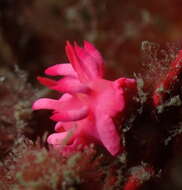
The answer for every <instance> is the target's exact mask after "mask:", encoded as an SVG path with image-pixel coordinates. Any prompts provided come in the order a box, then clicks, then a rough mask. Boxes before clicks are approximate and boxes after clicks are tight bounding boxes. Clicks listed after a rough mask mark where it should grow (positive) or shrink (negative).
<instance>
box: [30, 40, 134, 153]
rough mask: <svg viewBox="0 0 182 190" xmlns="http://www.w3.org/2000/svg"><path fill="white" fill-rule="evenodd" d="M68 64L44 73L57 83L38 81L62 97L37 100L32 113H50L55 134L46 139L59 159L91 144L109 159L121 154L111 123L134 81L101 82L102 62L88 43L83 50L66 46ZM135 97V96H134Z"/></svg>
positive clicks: (115, 130) (122, 109)
mask: <svg viewBox="0 0 182 190" xmlns="http://www.w3.org/2000/svg"><path fill="white" fill-rule="evenodd" d="M66 54H67V57H68V59H69V63H64V64H57V65H54V66H51V67H49V68H48V69H46V70H45V73H46V74H47V75H51V76H59V75H60V76H62V78H61V79H60V80H58V81H54V80H51V79H48V78H43V77H38V80H39V81H40V83H42V84H44V85H46V86H48V87H49V88H51V89H54V90H57V91H59V92H61V93H64V94H63V95H62V96H61V97H60V99H58V100H56V99H49V98H41V99H39V100H37V101H36V102H35V103H34V104H33V109H34V110H39V109H50V110H53V115H52V116H51V119H52V120H54V121H56V122H57V123H56V126H55V131H56V133H54V134H52V135H50V136H49V137H48V143H49V144H52V145H53V146H54V147H55V148H56V149H58V150H59V151H60V152H61V153H62V154H63V155H66V154H69V153H70V152H72V151H75V150H76V149H77V148H78V147H84V146H87V145H89V144H91V143H99V144H101V145H103V146H104V147H105V148H106V149H107V150H108V151H109V152H110V153H111V154H112V155H116V154H118V153H119V152H121V151H122V150H123V145H122V143H121V135H120V134H119V133H118V130H117V126H115V124H114V121H113V119H114V118H115V117H116V116H117V115H118V114H121V115H122V114H123V113H124V112H125V110H126V99H127V93H128V92H129V91H128V90H129V89H133V90H134V91H135V89H136V81H135V80H134V79H128V78H119V79H117V80H115V81H109V80H105V79H103V75H104V60H103V58H102V56H101V54H100V53H99V51H98V50H97V49H96V48H95V47H94V46H93V45H92V44H91V43H89V42H87V41H85V42H84V47H83V48H81V47H79V46H78V45H77V44H76V43H75V44H74V45H71V44H70V43H69V42H67V45H66ZM134 95H135V94H134Z"/></svg>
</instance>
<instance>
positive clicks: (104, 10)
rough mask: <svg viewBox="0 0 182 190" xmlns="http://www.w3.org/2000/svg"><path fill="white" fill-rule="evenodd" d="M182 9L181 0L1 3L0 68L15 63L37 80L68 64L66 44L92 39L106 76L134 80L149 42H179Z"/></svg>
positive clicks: (19, 0) (11, 0)
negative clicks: (47, 70) (48, 69)
mask: <svg viewBox="0 0 182 190" xmlns="http://www.w3.org/2000/svg"><path fill="white" fill-rule="evenodd" d="M181 11H182V1H181V0H173V1H171V0H153V1H145V0H128V1H121V0H120V1H111V0H99V1H97V0H29V1H24V0H1V1H0V64H2V65H13V64H17V65H19V67H20V68H21V69H24V70H26V71H27V72H28V75H29V79H31V80H34V79H33V78H35V76H36V75H39V74H40V73H42V71H43V70H44V68H45V67H48V66H50V65H53V64H56V63H60V62H65V61H67V59H66V56H65V52H64V47H65V42H66V40H70V41H71V42H72V41H77V42H79V43H80V44H81V43H82V42H83V40H88V41H90V42H92V43H94V44H95V46H96V47H97V48H98V49H99V50H100V51H101V52H102V55H103V56H104V58H105V60H106V63H107V68H108V75H107V76H108V78H112V77H113V76H114V78H115V77H118V76H120V75H122V74H124V75H128V76H130V75H132V73H133V72H137V71H139V70H140V66H141V65H140V55H141V50H143V49H145V48H146V47H147V45H148V44H147V42H148V41H149V42H154V43H159V44H160V45H161V44H166V43H167V42H176V41H177V42H179V41H181V38H182V36H181V32H182V22H181ZM142 42H144V43H142ZM148 48H151V46H150V47H148ZM155 48H156V47H155Z"/></svg>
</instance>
